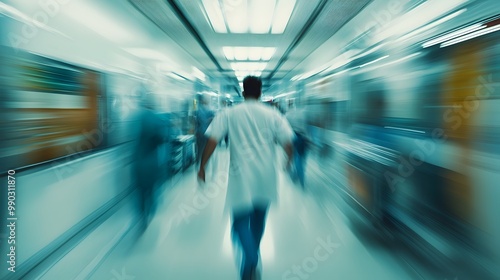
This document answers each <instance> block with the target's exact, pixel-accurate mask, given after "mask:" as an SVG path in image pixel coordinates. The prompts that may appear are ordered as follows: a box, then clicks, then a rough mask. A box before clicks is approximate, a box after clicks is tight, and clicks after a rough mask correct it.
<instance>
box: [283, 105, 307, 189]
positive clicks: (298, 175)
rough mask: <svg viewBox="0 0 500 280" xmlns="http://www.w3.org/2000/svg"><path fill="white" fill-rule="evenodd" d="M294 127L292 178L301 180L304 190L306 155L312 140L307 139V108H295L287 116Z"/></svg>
mask: <svg viewBox="0 0 500 280" xmlns="http://www.w3.org/2000/svg"><path fill="white" fill-rule="evenodd" d="M286 118H287V120H288V121H289V122H290V125H291V126H292V129H293V132H294V133H295V137H294V139H293V171H292V178H293V179H294V180H297V179H298V180H299V183H300V185H301V186H302V188H304V187H305V162H306V153H307V150H308V147H309V146H310V143H311V140H310V139H309V138H308V137H307V115H306V110H305V108H295V109H293V110H290V111H289V112H288V113H287V114H286Z"/></svg>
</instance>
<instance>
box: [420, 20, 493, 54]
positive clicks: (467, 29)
mask: <svg viewBox="0 0 500 280" xmlns="http://www.w3.org/2000/svg"><path fill="white" fill-rule="evenodd" d="M483 28H486V26H484V25H481V24H479V23H478V24H474V25H471V26H468V27H465V28H462V29H460V30H457V31H454V32H451V33H449V34H446V35H444V36H441V37H438V38H436V39H432V40H430V41H427V42H425V43H423V44H422V47H424V48H428V47H431V46H434V45H437V44H439V43H442V42H445V41H447V40H450V39H453V38H457V37H459V36H462V35H465V34H467V33H471V32H473V31H476V30H480V29H483Z"/></svg>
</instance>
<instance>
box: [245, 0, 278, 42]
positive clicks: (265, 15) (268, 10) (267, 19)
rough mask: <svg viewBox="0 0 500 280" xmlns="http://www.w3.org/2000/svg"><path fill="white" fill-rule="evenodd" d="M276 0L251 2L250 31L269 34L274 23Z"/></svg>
mask: <svg viewBox="0 0 500 280" xmlns="http://www.w3.org/2000/svg"><path fill="white" fill-rule="evenodd" d="M275 7H276V0H253V1H251V2H250V7H249V8H250V18H253V19H257V20H252V21H251V22H250V33H255V34H267V33H269V30H271V24H272V23H273V16H274V8H275Z"/></svg>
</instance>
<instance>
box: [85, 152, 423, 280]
mask: <svg viewBox="0 0 500 280" xmlns="http://www.w3.org/2000/svg"><path fill="white" fill-rule="evenodd" d="M227 167H228V152H227V151H226V150H224V149H219V150H218V152H217V154H216V156H215V158H214V161H213V162H212V167H211V168H212V169H213V171H214V173H213V176H212V177H213V178H222V177H223V176H225V174H226V172H227ZM308 168H309V170H308V173H307V176H308V181H307V183H306V185H307V189H306V190H305V191H303V190H302V189H300V187H298V186H296V185H294V184H293V183H292V182H291V181H290V179H289V177H288V176H287V175H285V173H284V172H282V174H281V176H280V184H279V203H278V205H275V206H273V207H272V208H271V209H270V212H269V216H268V220H267V228H266V231H265V234H264V238H263V241H262V245H261V254H262V256H261V258H262V279H290V280H295V279H414V278H415V275H414V274H412V273H411V271H410V270H409V269H408V267H406V266H405V265H404V263H403V261H402V260H401V259H400V258H398V257H397V256H395V255H394V254H392V253H393V252H392V253H391V252H388V251H387V249H386V248H385V247H384V246H380V245H377V244H376V242H368V243H367V242H365V241H366V240H364V241H363V240H362V239H361V238H360V237H359V236H358V234H360V233H359V232H356V230H355V229H353V228H352V226H351V224H350V222H349V220H348V219H347V218H346V216H345V215H344V214H343V213H342V211H341V210H340V208H339V206H338V205H337V204H336V203H333V202H334V200H335V199H337V198H335V195H334V193H332V192H331V191H329V190H328V188H326V187H325V186H323V185H324V183H325V182H322V181H321V178H320V173H321V172H319V171H320V170H319V164H318V163H317V162H314V160H311V162H310V163H309V164H308ZM195 174H196V173H195V170H194V169H191V170H190V171H187V172H186V173H185V174H184V176H183V177H182V178H181V179H180V180H179V182H178V183H177V184H175V185H174V186H172V187H169V188H168V189H166V190H165V192H164V193H163V195H162V197H161V201H160V203H159V207H158V210H157V214H156V216H155V218H154V219H153V221H152V223H151V225H150V227H149V228H148V229H147V230H146V232H144V234H143V235H142V236H141V237H140V238H138V239H137V238H136V236H135V235H134V234H133V233H131V234H129V235H128V236H126V237H125V238H124V239H123V240H122V241H121V242H120V243H119V244H118V246H117V247H116V248H115V249H114V250H113V251H112V253H111V254H110V255H109V256H108V258H106V260H105V261H104V262H103V263H102V264H101V265H100V266H99V267H98V269H97V270H96V271H95V272H94V273H93V274H92V276H91V278H92V279H179V280H183V279H221V280H225V279H227V280H231V279H238V272H237V261H236V259H237V257H236V256H237V255H238V252H236V251H235V250H234V249H233V246H232V243H231V239H230V226H229V216H228V215H226V214H225V212H224V199H225V191H224V188H225V186H224V188H222V189H221V191H220V192H218V193H215V192H214V193H213V194H214V195H211V198H208V202H206V201H205V202H203V201H202V200H200V198H199V194H200V189H199V188H198V182H197V180H196V176H195ZM208 180H209V179H208ZM197 196H198V197H197ZM325 201H329V202H331V203H326V202H325ZM117 230H119V229H117ZM370 244H371V245H370Z"/></svg>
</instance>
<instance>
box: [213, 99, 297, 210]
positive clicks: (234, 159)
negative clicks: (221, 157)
mask: <svg viewBox="0 0 500 280" xmlns="http://www.w3.org/2000/svg"><path fill="white" fill-rule="evenodd" d="M226 134H227V135H229V153H230V163H229V176H228V177H229V179H228V187H227V194H226V209H228V210H231V211H233V212H236V211H246V210H249V209H251V208H252V207H253V205H255V204H256V203H272V202H274V201H276V199H277V178H278V176H277V156H276V155H277V153H276V148H280V149H281V147H280V146H282V145H285V144H286V143H290V142H292V139H293V135H294V134H293V131H292V129H291V127H290V124H289V123H288V121H287V120H286V119H285V118H284V117H283V116H282V115H281V114H280V113H279V112H278V111H277V110H275V109H273V108H271V107H268V106H266V105H264V104H262V103H260V102H258V101H254V100H247V101H245V102H244V103H242V104H239V105H237V106H235V107H232V108H229V109H227V110H225V111H222V112H220V113H219V114H217V115H216V116H215V118H214V120H213V121H212V123H211V124H210V126H209V128H208V129H207V132H206V136H208V137H210V138H212V139H214V140H216V141H217V142H219V141H220V140H221V139H222V138H223V137H224V136H225V135H226Z"/></svg>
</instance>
